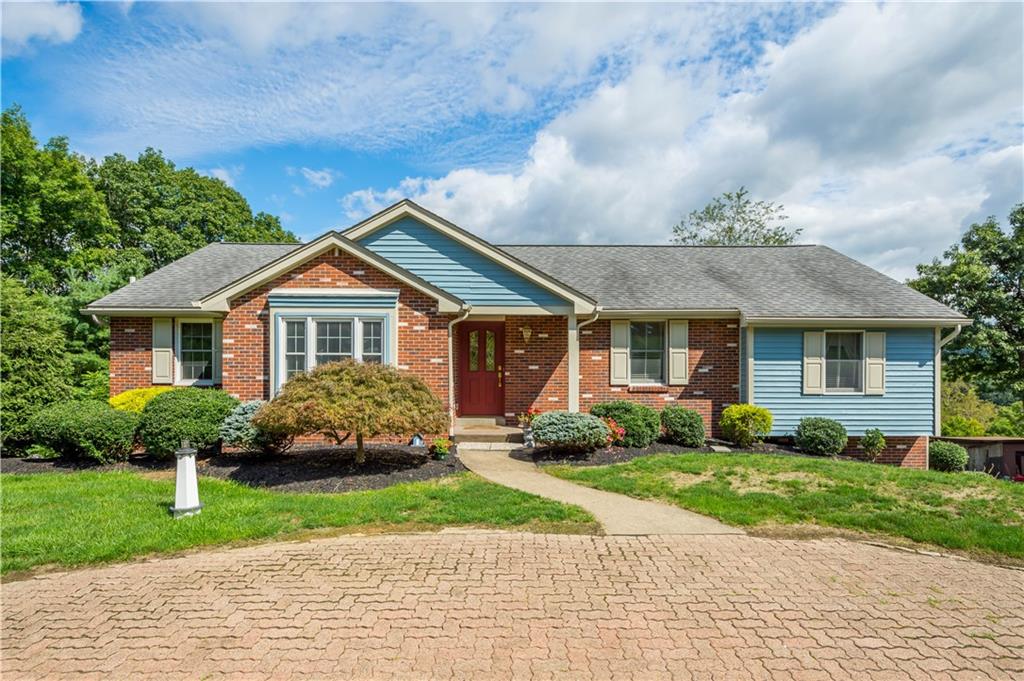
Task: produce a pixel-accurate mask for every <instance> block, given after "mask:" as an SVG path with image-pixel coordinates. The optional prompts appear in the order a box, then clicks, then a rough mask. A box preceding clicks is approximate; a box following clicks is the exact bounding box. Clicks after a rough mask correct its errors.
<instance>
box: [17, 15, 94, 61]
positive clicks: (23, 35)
mask: <svg viewBox="0 0 1024 681" xmlns="http://www.w3.org/2000/svg"><path fill="white" fill-rule="evenodd" d="M0 14H2V19H3V20H2V22H0V23H2V25H3V54H4V56H13V55H16V54H19V53H21V52H23V51H24V50H25V49H26V48H27V47H28V46H29V44H31V43H33V42H49V43H57V44H59V43H67V42H71V41H72V40H74V39H75V37H76V36H77V35H78V34H79V32H80V31H81V30H82V8H81V6H80V5H79V4H78V3H76V2H4V3H3V4H2V6H0Z"/></svg>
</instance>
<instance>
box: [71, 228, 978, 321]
mask: <svg viewBox="0 0 1024 681" xmlns="http://www.w3.org/2000/svg"><path fill="white" fill-rule="evenodd" d="M298 247H299V244H221V243H214V244H210V245H209V246H206V247H205V248H201V249H199V250H198V251H195V252H194V253H191V254H190V255H187V256H185V257H184V258H181V259H180V260H177V261H175V262H173V263H171V264H169V265H167V266H166V267H164V268H162V269H159V270H157V271H156V272H153V273H152V274H149V275H147V276H145V277H143V278H142V279H139V280H138V281H136V282H135V283H133V284H129V285H128V286H125V287H124V288H122V289H119V290H117V291H114V292H113V293H111V294H110V295H108V296H106V297H104V298H101V299H100V300H97V301H96V302H94V303H92V304H91V305H90V306H89V307H90V308H185V309H189V308H192V301H195V300H199V299H200V298H203V297H205V296H207V295H209V294H211V293H213V292H214V291H217V290H219V289H221V288H223V287H225V286H227V285H228V284H230V283H232V282H234V281H236V280H238V279H240V278H242V277H244V276H245V275H247V274H249V273H251V272H254V271H255V270H257V269H259V268H261V267H263V266H265V265H267V264H269V263H271V262H273V261H274V260H277V259H278V258H280V257H282V256H284V255H286V254H288V253H289V252H291V251H292V250H293V249H295V248H298ZM499 248H501V249H502V250H503V251H505V252H506V253H508V254H509V255H511V256H513V257H515V258H518V259H519V260H521V261H523V262H525V263H527V264H528V265H530V266H532V267H534V268H536V269H538V270H541V271H542V272H545V273H546V274H548V275H550V276H552V277H554V278H555V279H557V280H559V281H561V282H563V283H565V284H566V285H568V286H570V287H572V288H574V289H576V290H578V291H579V292H580V293H583V294H585V295H587V296H589V297H591V298H593V299H595V300H596V301H597V302H598V304H599V305H601V306H602V307H603V308H605V309H608V310H740V311H742V312H743V313H744V314H746V315H747V316H749V317H886V318H890V317H891V318H906V319H914V318H927V319H951V320H952V319H962V315H960V314H959V313H957V312H955V311H954V310H951V309H950V308H948V307H946V306H945V305H942V304H941V303H938V302H936V301H934V300H932V299H931V298H928V297H927V296H925V295H922V294H920V293H918V292H916V291H914V290H912V289H910V288H908V287H906V286H904V285H903V284H900V283H899V282H897V281H895V280H893V279H890V278H889V277H887V276H885V275H884V274H881V273H880V272H877V271H875V270H873V269H871V268H870V267H868V266H867V265H863V264H861V263H859V262H857V261H856V260H853V259H851V258H848V257H846V256H844V255H842V254H841V253H838V252H836V251H834V250H832V249H831V248H828V247H826V246H778V247H718V246H714V247H708V246H608V245H603V246H500V247H499Z"/></svg>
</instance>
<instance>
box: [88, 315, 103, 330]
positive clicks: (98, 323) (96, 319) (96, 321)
mask: <svg viewBox="0 0 1024 681" xmlns="http://www.w3.org/2000/svg"><path fill="white" fill-rule="evenodd" d="M89 316H90V317H92V323H93V324H95V325H96V326H99V327H103V326H106V324H104V323H103V320H102V319H100V318H99V317H97V316H96V315H89Z"/></svg>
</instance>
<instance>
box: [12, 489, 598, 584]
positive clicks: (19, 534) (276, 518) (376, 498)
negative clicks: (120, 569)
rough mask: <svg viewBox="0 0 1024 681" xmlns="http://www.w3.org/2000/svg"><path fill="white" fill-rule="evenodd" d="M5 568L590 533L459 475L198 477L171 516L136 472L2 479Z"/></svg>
mask: <svg viewBox="0 0 1024 681" xmlns="http://www.w3.org/2000/svg"><path fill="white" fill-rule="evenodd" d="M0 485H2V488H0V491H2V499H0V509H2V517H3V528H2V529H3V536H2V550H0V572H3V573H8V572H11V571H21V570H28V569H30V568H33V567H37V566H42V565H60V566H76V565H85V564H92V563H105V562H111V561H120V560H127V559H130V558H133V557H136V556H142V555H146V554H151V553H162V552H170V551H179V550H183V549H188V548H192V547H197V546H209V545H214V544H224V543H229V542H235V541H245V540H256V539H263V538H267V537H280V536H287V535H289V534H295V533H298V532H302V531H308V530H314V529H318V528H344V529H346V530H348V531H353V530H358V529H359V528H364V529H379V528H388V529H392V528H393V529H417V528H438V527H444V526H449V525H462V526H476V527H498V528H520V529H530V530H536V531H560V532H589V531H595V530H596V529H597V527H598V526H597V524H596V522H595V521H594V519H593V517H591V516H590V515H589V514H588V513H586V512H585V511H583V510H582V509H580V508H577V507H574V506H568V505H565V504H560V503H557V502H554V501H549V500H546V499H542V498H540V497H535V496H532V495H529V494H524V493H522V492H518V491H515V490H512V489H509V488H507V487H501V486H499V485H494V484H491V483H489V482H486V481H484V480H482V479H480V478H478V477H476V476H475V475H472V474H463V475H458V476H452V477H449V478H445V479H443V480H439V481H431V482H416V483H408V484H402V485H395V486H393V487H388V488H386V489H382V490H375V491H369V492H353V493H349V494H289V493H282V492H271V491H267V490H263V489H253V488H250V487H245V486H243V485H240V484H238V483H234V482H227V481H223V480H214V479H211V478H200V479H199V496H200V499H201V500H202V501H203V503H204V504H205V505H206V507H205V508H204V509H203V512H202V514H200V515H198V516H193V517H190V518H185V519H181V520H177V521H176V520H174V519H172V518H171V517H170V515H169V514H168V511H167V508H168V506H169V505H171V504H172V503H173V502H174V482H173V481H166V480H152V479H147V478H144V477H141V476H139V475H137V474H134V473H76V474H74V475H62V474H34V475H2V476H0Z"/></svg>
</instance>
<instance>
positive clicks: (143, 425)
mask: <svg viewBox="0 0 1024 681" xmlns="http://www.w3.org/2000/svg"><path fill="white" fill-rule="evenodd" d="M237 405H238V400H236V399H235V398H234V397H231V396H230V395H228V394H227V393H226V392H224V391H223V390H213V389H207V388H181V389H177V390H171V391H169V392H165V393H163V394H161V395H157V396H156V397H154V398H153V399H152V400H150V401H149V404H147V405H146V407H145V409H143V410H142V420H141V422H140V423H139V440H140V441H141V442H142V446H143V447H145V448H146V451H147V452H149V453H150V454H152V455H154V456H163V457H169V456H171V455H173V454H174V452H175V450H177V449H178V448H179V447H181V442H182V440H188V441H189V443H190V444H191V445H192V446H193V447H195V448H196V449H208V448H209V447H212V446H213V445H215V444H217V442H218V441H219V440H220V426H221V424H222V423H223V422H224V419H225V418H227V416H228V414H230V413H231V410H233V409H234V408H235V407H236V406H237Z"/></svg>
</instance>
